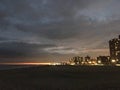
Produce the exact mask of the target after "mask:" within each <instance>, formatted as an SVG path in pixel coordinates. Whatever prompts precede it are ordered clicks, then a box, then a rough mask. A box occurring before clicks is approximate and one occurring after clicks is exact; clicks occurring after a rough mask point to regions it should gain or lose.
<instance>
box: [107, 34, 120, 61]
mask: <svg viewBox="0 0 120 90" xmlns="http://www.w3.org/2000/svg"><path fill="white" fill-rule="evenodd" d="M109 49H110V58H111V60H115V61H116V62H117V63H120V35H119V38H114V39H112V40H110V41H109Z"/></svg>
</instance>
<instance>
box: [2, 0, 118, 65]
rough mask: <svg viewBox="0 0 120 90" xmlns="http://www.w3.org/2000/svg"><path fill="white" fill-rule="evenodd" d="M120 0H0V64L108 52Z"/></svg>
mask: <svg viewBox="0 0 120 90" xmlns="http://www.w3.org/2000/svg"><path fill="white" fill-rule="evenodd" d="M119 9H120V0H0V63H3V62H5V63H6V62H61V61H66V60H69V58H71V57H73V56H78V55H79V56H86V55H90V56H92V57H97V56H99V55H109V44H108V41H109V40H110V39H112V38H115V37H118V35H119V33H120V25H119V24H120V10H119Z"/></svg>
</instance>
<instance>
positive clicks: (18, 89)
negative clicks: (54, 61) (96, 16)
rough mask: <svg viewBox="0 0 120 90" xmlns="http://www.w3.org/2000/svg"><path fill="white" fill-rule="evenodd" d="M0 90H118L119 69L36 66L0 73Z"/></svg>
mask: <svg viewBox="0 0 120 90" xmlns="http://www.w3.org/2000/svg"><path fill="white" fill-rule="evenodd" d="M0 90H120V67H114V66H106V67H100V66H99V67H98V66H82V67H81V66H37V67H31V68H23V69H14V70H1V71H0Z"/></svg>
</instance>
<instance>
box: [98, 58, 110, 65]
mask: <svg viewBox="0 0 120 90" xmlns="http://www.w3.org/2000/svg"><path fill="white" fill-rule="evenodd" d="M97 63H98V64H104V65H110V64H111V61H110V56H99V57H97Z"/></svg>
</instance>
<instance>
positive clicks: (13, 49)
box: [0, 41, 55, 58]
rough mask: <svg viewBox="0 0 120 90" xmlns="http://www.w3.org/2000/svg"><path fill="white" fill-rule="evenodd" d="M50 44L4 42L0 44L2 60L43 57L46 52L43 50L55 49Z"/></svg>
mask: <svg viewBox="0 0 120 90" xmlns="http://www.w3.org/2000/svg"><path fill="white" fill-rule="evenodd" d="M54 46H55V45H50V44H31V43H25V42H16V41H15V42H13V41H12V42H8V41H7V42H2V43H0V57H1V58H11V57H14V58H20V57H34V56H42V55H44V54H45V53H46V52H45V51H44V50H43V49H44V48H47V47H54Z"/></svg>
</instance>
